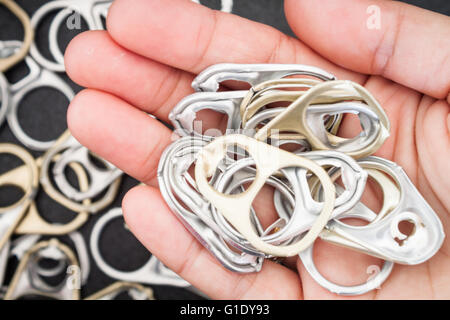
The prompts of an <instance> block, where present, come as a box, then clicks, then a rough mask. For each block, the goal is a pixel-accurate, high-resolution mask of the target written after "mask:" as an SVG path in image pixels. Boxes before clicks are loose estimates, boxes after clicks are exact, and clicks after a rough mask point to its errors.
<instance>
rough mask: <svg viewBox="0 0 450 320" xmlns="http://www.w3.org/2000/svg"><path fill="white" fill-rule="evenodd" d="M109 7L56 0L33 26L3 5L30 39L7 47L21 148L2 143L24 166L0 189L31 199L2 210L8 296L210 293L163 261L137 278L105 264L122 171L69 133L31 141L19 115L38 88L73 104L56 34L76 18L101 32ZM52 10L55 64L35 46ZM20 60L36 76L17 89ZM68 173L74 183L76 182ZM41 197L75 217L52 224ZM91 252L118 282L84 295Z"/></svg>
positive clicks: (8, 102)
mask: <svg viewBox="0 0 450 320" xmlns="http://www.w3.org/2000/svg"><path fill="white" fill-rule="evenodd" d="M111 3H112V1H111V0H108V1H105V0H54V1H49V2H46V3H45V4H43V5H42V6H41V7H39V8H38V9H37V10H36V11H35V12H34V14H33V16H32V17H31V19H30V17H29V16H28V15H27V13H26V12H25V11H24V10H23V9H22V8H21V7H20V6H19V5H18V4H17V3H16V2H15V1H13V0H0V7H1V8H2V9H4V8H3V7H5V8H6V9H7V10H8V11H10V12H11V13H12V14H13V15H15V16H16V17H17V18H18V20H19V21H20V22H21V23H22V25H23V30H24V38H23V39H22V40H5V41H3V40H0V130H6V129H9V131H10V133H11V135H12V136H14V138H15V140H17V143H6V142H5V141H0V157H1V158H2V159H1V160H2V165H3V163H5V162H3V159H4V157H5V156H8V157H12V158H17V159H16V160H19V163H20V164H19V165H17V166H15V167H13V168H11V169H8V170H6V171H4V170H3V169H4V168H2V167H1V165H0V169H1V172H0V188H2V187H5V186H8V187H10V186H13V187H16V188H17V189H19V190H21V191H22V194H23V195H22V196H21V197H20V198H18V199H17V200H16V201H14V202H13V203H11V204H8V205H7V206H6V207H4V206H0V299H4V300H13V299H19V298H24V297H28V296H34V297H35V298H42V297H47V298H51V299H66V300H67V299H70V300H78V299H88V300H97V299H101V300H109V299H115V298H117V297H118V296H119V295H120V294H122V293H128V295H129V297H130V298H132V299H136V300H141V299H142V300H144V299H146V300H147V299H155V297H154V294H153V289H152V287H151V286H153V285H163V286H171V287H177V288H186V289H188V290H191V291H194V292H195V293H196V294H202V293H201V292H198V290H197V289H195V288H193V287H192V286H191V285H190V284H189V283H188V282H186V281H185V280H183V279H182V278H180V277H179V276H178V275H177V274H175V273H174V272H173V271H171V270H170V269H169V268H167V267H166V266H165V265H164V264H163V263H162V262H161V261H159V260H158V259H157V258H156V257H155V256H151V257H150V258H149V260H148V261H147V262H146V263H145V264H144V265H143V266H142V267H141V268H139V269H138V270H135V271H131V272H126V271H121V270H117V269H116V268H114V267H113V266H111V265H110V264H109V263H108V262H107V261H105V259H104V258H103V256H102V253H101V250H100V239H101V236H102V235H103V234H104V233H105V227H106V226H107V225H108V224H109V223H111V221H113V220H117V219H119V220H120V219H122V220H123V217H122V210H121V209H120V208H115V207H113V205H114V204H113V202H114V201H115V200H116V199H117V198H118V197H119V196H120V194H119V192H120V190H119V189H120V187H121V183H122V180H123V179H122V178H123V177H124V176H125V175H124V173H123V172H122V171H121V170H120V169H118V168H116V167H115V166H114V165H112V164H111V163H109V162H108V161H106V160H104V159H101V158H100V157H98V156H97V155H95V154H93V153H92V152H91V151H90V150H88V149H87V148H86V147H84V146H82V145H81V144H80V143H79V142H78V141H77V140H76V139H75V138H74V137H73V136H72V135H71V134H70V132H69V131H66V132H64V133H63V134H62V135H61V136H60V137H59V138H56V139H54V140H50V141H41V140H38V139H37V138H35V137H33V136H31V135H29V134H27V131H28V130H27V129H29V128H27V127H25V126H23V123H21V121H19V120H21V119H19V109H20V107H21V105H22V103H23V101H24V99H25V97H26V96H27V95H28V94H29V93H30V92H32V91H35V90H36V91H39V90H41V89H48V88H51V89H53V90H56V91H57V92H59V93H61V94H62V95H63V96H65V97H66V98H67V102H69V101H70V100H72V98H73V97H74V96H75V93H74V92H73V90H72V88H71V87H70V86H69V84H68V83H66V81H65V80H64V79H63V78H62V77H61V74H62V73H64V72H65V67H64V58H63V54H62V52H61V50H60V47H61V46H60V44H59V43H58V41H59V38H58V36H57V35H58V30H60V29H61V28H60V27H61V26H63V25H64V23H66V21H67V19H66V18H67V17H68V16H69V15H72V14H74V12H76V13H78V14H79V16H80V17H82V18H83V19H84V20H85V21H86V22H87V24H88V28H89V29H90V30H97V29H103V23H102V19H104V18H105V17H106V15H107V11H108V9H109V7H110V5H111ZM55 11H56V12H55ZM51 13H56V15H55V16H54V18H53V19H52V20H51V26H50V30H49V34H48V37H46V39H45V42H46V43H48V44H49V50H50V53H51V56H53V59H48V58H46V57H45V56H44V55H43V54H42V53H41V52H40V51H39V48H38V45H37V40H39V39H38V38H39V37H41V36H42V35H39V34H36V32H35V31H36V29H37V28H38V26H39V25H40V24H42V22H43V21H44V20H46V18H48V16H49V15H50V14H51ZM2 22H3V21H2ZM40 40H42V39H40ZM22 62H24V65H26V67H27V69H28V73H27V74H26V75H25V76H23V77H21V79H20V80H19V81H17V82H11V81H10V80H11V79H10V77H9V76H8V77H7V76H6V75H5V73H6V72H7V71H9V70H10V69H11V68H13V67H14V66H16V65H18V64H19V63H22ZM42 106H43V103H38V104H37V105H35V106H34V107H35V109H34V112H42V111H41V109H40V107H42ZM13 141H14V140H13ZM31 151H33V154H31V153H30V152H31ZM69 172H72V173H73V174H74V176H73V178H74V179H69V174H68V173H69ZM1 192H2V193H3V192H4V191H3V190H2V191H1ZM2 196H4V194H2ZM41 196H44V197H48V198H49V201H50V202H53V205H56V208H57V210H60V209H58V207H61V208H62V209H68V210H69V211H71V212H73V218H72V220H69V221H67V222H64V223H56V222H52V221H48V220H47V219H46V218H45V212H41V211H42V209H41V208H39V207H40V206H39V205H38V199H39V197H41ZM47 210H48V209H47ZM55 213H57V212H55ZM47 214H48V213H47ZM61 215H62V216H63V215H64V212H61ZM95 215H97V216H99V215H101V217H100V219H98V220H97V221H96V222H95V225H94V227H93V229H92V232H91V233H90V234H89V235H88V236H89V238H90V239H89V244H87V243H86V240H85V239H84V237H83V235H82V233H81V232H80V231H81V230H80V229H81V228H82V227H83V226H84V225H85V223H86V222H87V221H89V220H91V221H92V219H94V217H95ZM65 220H68V219H65ZM63 237H64V238H63ZM66 242H68V243H69V244H71V245H67V244H66ZM88 246H89V249H90V250H88ZM114 250H116V248H115V249H114ZM91 254H92V258H93V262H94V265H93V266H95V267H98V269H100V270H101V271H102V272H103V273H104V274H105V275H107V276H109V277H110V278H111V280H113V281H114V282H113V283H112V284H111V285H109V286H107V287H105V288H103V289H102V290H100V291H98V292H96V293H93V294H91V295H89V296H87V297H86V296H83V295H82V294H81V289H82V288H83V289H84V288H86V286H87V285H88V283H89V275H90V271H91V269H92V267H93V266H91V260H90V257H91ZM119 254H120V253H119ZM49 262H50V263H49ZM52 263H53V264H52ZM10 275H12V276H10ZM91 279H92V277H91Z"/></svg>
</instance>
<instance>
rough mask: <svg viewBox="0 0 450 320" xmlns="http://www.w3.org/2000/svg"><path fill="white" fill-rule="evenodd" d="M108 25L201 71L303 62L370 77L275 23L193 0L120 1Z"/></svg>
mask: <svg viewBox="0 0 450 320" xmlns="http://www.w3.org/2000/svg"><path fill="white" fill-rule="evenodd" d="M107 27H108V32H109V33H110V34H111V36H112V38H113V39H114V40H115V41H116V42H117V43H119V44H120V45H122V46H124V47H126V48H127V49H129V50H131V51H133V52H136V53H138V54H140V55H143V56H145V57H148V58H150V59H152V60H155V61H159V62H161V63H164V64H167V65H170V66H172V67H175V68H178V69H182V70H185V71H188V72H191V73H195V74H197V73H199V72H200V71H202V70H203V69H204V68H206V67H208V66H210V65H212V64H216V63H223V62H229V63H301V64H309V65H314V66H318V67H321V68H324V69H325V70H327V71H329V72H332V73H334V74H335V75H336V76H338V77H339V78H343V79H350V80H354V81H358V82H360V83H361V82H363V81H364V79H365V77H364V76H361V75H358V74H355V73H353V72H349V71H347V70H345V69H343V68H339V67H337V66H335V65H334V64H332V63H330V62H328V61H327V60H325V59H323V58H322V57H320V56H319V55H317V54H316V53H315V52H313V51H312V50H311V49H309V48H308V47H306V46H305V45H303V44H302V43H301V42H300V41H298V40H297V39H294V38H291V37H288V36H286V35H285V34H283V33H281V32H280V31H277V30H275V29H274V28H272V27H269V26H267V25H264V24H261V23H256V22H252V21H249V20H247V19H244V18H241V17H238V16H236V15H232V14H227V13H223V12H219V11H215V10H211V9H208V8H206V7H204V6H201V5H198V4H195V3H192V2H191V1H186V0H170V1H169V0H167V1H159V0H116V1H114V3H113V5H112V7H111V8H110V10H109V14H108V18H107Z"/></svg>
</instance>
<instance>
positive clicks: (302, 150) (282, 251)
mask: <svg viewBox="0 0 450 320" xmlns="http://www.w3.org/2000/svg"><path fill="white" fill-rule="evenodd" d="M230 80H232V81H240V82H244V83H247V84H249V85H250V86H251V88H250V89H248V90H231V91H219V88H220V86H221V85H222V84H223V83H224V82H225V81H230ZM192 87H193V88H194V89H195V91H196V92H195V93H193V94H191V95H189V96H187V97H186V98H184V99H183V100H182V101H180V102H179V103H178V105H176V106H175V107H174V109H173V110H172V112H171V114H170V120H171V121H172V124H173V126H174V128H175V132H176V133H177V134H178V135H179V136H181V138H179V139H177V140H175V141H174V142H173V143H172V144H171V145H170V146H169V147H168V148H167V149H166V150H165V152H164V153H163V155H162V157H161V160H160V163H159V167H158V180H159V186H160V189H161V192H162V195H163V197H164V199H165V201H166V202H167V204H168V205H169V207H170V208H171V210H172V211H173V212H174V213H175V214H176V216H177V217H178V218H179V219H180V220H181V222H182V223H183V224H184V225H185V227H186V228H187V229H189V231H190V232H191V233H192V234H193V235H194V236H195V237H196V238H197V239H198V240H199V241H200V242H201V243H202V244H203V245H204V247H205V248H207V249H208V250H209V251H210V253H211V254H212V255H214V256H215V257H216V258H217V260H218V261H220V263H221V264H222V265H223V266H224V267H226V268H227V269H229V270H232V271H235V272H240V273H250V272H258V271H260V270H261V267H262V264H263V263H264V261H265V259H279V258H280V257H290V256H296V255H298V256H299V257H300V259H301V261H302V263H303V264H304V266H305V268H306V270H307V271H308V272H309V273H310V275H311V276H312V277H313V278H314V279H315V280H316V281H317V282H318V283H319V284H320V285H321V286H323V287H324V288H326V289H328V290H329V291H331V292H334V293H337V294H342V295H357V294H363V293H365V292H368V291H370V290H373V289H375V288H377V287H379V286H380V285H381V284H382V283H383V282H384V281H385V280H386V279H387V278H388V276H389V274H390V273H391V271H392V269H393V266H394V263H398V264H407V265H416V264H420V263H423V262H425V261H427V260H428V259H430V258H431V257H432V256H433V255H434V254H435V253H436V252H437V251H438V250H439V248H440V247H441V245H442V243H443V240H444V237H445V235H444V232H443V227H442V224H441V221H440V220H439V218H438V216H437V215H436V213H435V212H434V211H433V209H432V208H431V207H430V206H429V205H428V203H427V202H426V201H425V200H424V198H423V197H422V196H421V194H420V193H419V192H418V190H417V189H416V188H415V186H414V185H413V183H412V182H411V181H410V179H409V178H408V176H407V175H406V173H405V172H404V170H403V169H402V168H401V167H400V166H399V165H397V164H396V163H394V162H391V161H389V160H386V159H383V158H380V157H375V156H372V154H374V153H375V152H376V151H377V150H378V149H379V148H380V147H381V146H382V145H383V143H384V141H385V140H386V139H387V138H388V136H389V130H390V124H389V120H388V118H387V116H386V114H385V112H384V110H383V108H382V107H381V106H380V105H379V103H378V102H377V101H376V99H375V98H374V97H373V96H372V95H371V94H370V92H368V91H367V90H366V89H365V88H364V87H362V86H360V85H359V84H357V83H354V82H351V81H345V80H337V79H336V78H335V77H334V76H333V75H332V74H329V73H328V72H326V71H323V70H321V69H319V68H316V67H311V66H305V65H294V64H292V65H290V64H286V65H282V64H218V65H213V66H211V67H209V68H207V69H206V70H204V71H203V72H202V73H200V74H199V75H198V76H197V77H196V78H195V80H194V81H193V83H192ZM202 110H213V111H216V112H219V113H222V114H224V115H226V116H227V128H226V134H225V135H221V134H217V132H218V130H211V129H210V130H206V131H205V132H202V131H201V130H198V128H199V124H200V125H201V122H200V121H199V120H198V119H197V113H198V112H200V111H202ZM344 114H354V115H357V116H358V118H359V121H360V124H361V128H362V130H361V132H360V133H359V135H357V136H355V137H353V138H342V137H339V136H338V135H337V133H338V130H339V126H340V124H341V121H342V118H343V115H344ZM208 132H209V134H208ZM287 150H293V151H287ZM191 169H193V170H191ZM369 177H370V178H371V179H372V180H373V181H375V182H376V184H378V185H379V187H380V189H381V190H382V194H383V200H382V201H383V203H382V205H381V210H380V212H378V213H376V212H373V211H372V210H371V209H369V208H368V207H367V206H365V205H364V204H363V203H362V202H361V196H362V195H363V192H364V190H365V188H366V182H367V180H368V178H369ZM265 185H268V186H271V187H272V188H273V189H274V194H273V207H274V208H275V211H276V214H277V219H276V220H275V221H274V222H273V223H272V224H271V225H270V226H269V227H266V228H264V227H263V225H262V223H261V222H260V217H261V213H260V214H259V216H258V213H257V212H255V210H254V208H253V206H252V203H253V202H254V200H255V198H256V196H257V194H258V192H259V191H260V190H261V188H262V187H263V186H265ZM346 218H356V219H359V220H362V221H365V222H366V223H367V224H366V225H363V226H354V225H349V224H346V223H345V222H343V221H342V220H343V219H346ZM403 221H407V222H409V223H410V224H412V225H413V230H412V232H410V233H409V234H404V233H402V232H401V231H400V229H399V225H400V223H402V222H403ZM318 238H320V239H322V240H324V241H327V242H330V243H333V244H336V245H340V246H345V247H347V248H350V249H353V250H357V251H360V252H363V253H365V254H368V255H371V256H375V257H377V258H381V259H383V260H384V261H385V262H384V263H383V265H382V267H381V270H380V272H379V273H378V274H376V275H375V276H374V277H371V278H370V279H369V280H368V281H367V282H365V283H362V284H360V285H352V286H347V285H339V284H337V283H333V282H332V281H330V280H328V279H326V278H325V277H324V276H323V275H321V274H320V273H319V271H318V269H317V267H316V266H315V264H314V260H313V246H314V242H315V241H316V239H318Z"/></svg>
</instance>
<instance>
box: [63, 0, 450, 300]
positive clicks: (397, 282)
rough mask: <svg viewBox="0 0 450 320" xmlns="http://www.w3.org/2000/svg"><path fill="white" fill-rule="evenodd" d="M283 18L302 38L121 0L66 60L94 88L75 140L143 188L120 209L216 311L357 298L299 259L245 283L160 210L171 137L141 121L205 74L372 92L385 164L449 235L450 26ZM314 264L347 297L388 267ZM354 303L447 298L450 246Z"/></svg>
mask: <svg viewBox="0 0 450 320" xmlns="http://www.w3.org/2000/svg"><path fill="white" fill-rule="evenodd" d="M370 5H377V6H378V7H379V8H380V14H381V15H380V17H381V23H380V28H379V29H369V28H367V27H366V21H367V19H368V14H367V13H366V10H367V8H368V7H369V6H370ZM285 11H286V16H287V19H288V22H289V24H290V26H291V28H292V30H293V31H294V33H295V34H296V35H297V37H298V39H297V38H291V37H289V36H286V35H284V34H282V33H281V32H279V31H277V30H275V29H273V28H271V27H269V26H266V25H263V24H260V23H256V22H252V21H249V20H246V19H244V18H241V17H238V16H235V15H231V14H226V13H222V12H218V11H213V10H210V9H208V8H206V7H203V6H200V5H197V4H194V3H192V2H191V1H189V0H170V1H169V0H165V1H160V0H116V1H115V2H114V3H113V5H112V7H111V9H110V12H109V15H108V18H107V31H89V32H85V33H83V34H81V35H79V36H78V37H76V38H75V39H74V40H73V41H72V42H71V43H70V45H69V47H68V49H67V51H66V58H65V61H66V69H67V73H68V74H69V75H70V77H71V78H72V79H73V80H74V81H75V82H76V83H78V84H80V85H81V86H84V87H86V88H87V89H85V90H83V91H82V92H80V93H79V94H78V95H77V96H76V97H75V99H74V100H73V101H72V103H71V105H70V107H69V110H68V125H69V128H70V131H71V132H72V134H73V135H74V136H75V137H76V139H78V141H80V142H81V143H82V144H83V145H85V146H86V147H88V148H89V149H91V150H92V151H94V152H95V153H96V154H98V155H99V156H101V157H103V158H105V159H107V160H108V161H110V162H112V163H113V164H115V165H116V166H117V167H119V168H121V169H122V170H123V171H125V172H126V173H128V174H130V175H131V176H133V177H135V178H136V179H138V180H140V181H142V182H144V183H145V184H147V185H146V186H138V187H135V188H134V189H132V190H130V191H129V192H128V193H127V195H126V196H125V198H124V200H123V210H124V216H125V219H126V222H127V224H128V226H129V227H130V229H131V230H132V232H133V233H134V234H135V235H136V237H137V238H138V239H139V240H140V241H141V242H142V243H143V244H144V245H145V246H146V247H147V248H148V249H149V250H150V251H151V252H152V253H153V254H154V255H156V256H157V257H158V258H159V259H160V260H161V261H162V262H163V263H164V264H165V265H167V266H168V267H169V268H171V269H172V270H174V271H175V272H177V273H178V274H180V276H182V277H183V278H184V279H186V280H187V281H189V282H190V283H191V284H192V285H194V286H195V287H197V288H198V289H199V290H201V291H203V292H204V293H205V294H207V295H208V296H209V297H211V298H216V299H338V298H340V299H349V297H340V296H337V295H335V294H332V293H330V292H328V291H327V290H325V289H323V288H322V287H320V286H319V285H318V284H317V283H316V282H315V281H314V280H313V279H312V278H311V277H310V276H309V275H308V273H307V272H306V270H305V269H304V267H303V265H302V263H301V261H300V260H299V259H296V258H290V259H288V260H287V261H286V262H285V263H284V264H277V263H275V262H271V261H266V262H265V263H264V266H263V268H262V270H261V272H259V273H254V274H249V275H239V274H236V273H233V272H230V271H228V270H226V269H225V268H223V267H222V266H221V265H220V264H219V263H218V262H217V261H216V260H215V259H214V258H213V257H212V256H211V255H210V254H209V253H208V252H207V251H206V250H205V249H204V248H203V247H202V246H201V245H200V243H199V242H197V241H196V240H195V239H194V238H193V236H192V235H191V234H190V233H189V232H188V231H187V230H186V229H185V228H184V227H183V226H182V224H181V223H180V222H179V221H178V220H177V218H176V217H175V216H174V214H173V213H172V212H171V211H170V209H169V208H168V207H167V205H166V203H165V202H164V200H163V198H162V197H161V194H160V192H159V189H158V187H157V182H156V168H157V166H158V161H159V158H160V155H161V153H162V152H163V150H164V149H165V148H166V147H167V146H168V145H169V144H170V143H171V137H172V134H171V131H170V130H169V129H168V128H167V127H166V126H164V125H163V124H161V123H160V122H159V121H157V120H155V119H153V118H151V117H148V116H147V115H146V114H145V113H144V112H147V113H151V114H153V115H155V116H156V117H158V118H159V119H161V120H162V121H166V122H168V114H169V112H170V110H171V109H172V108H173V106H174V105H175V104H176V103H177V102H178V101H179V100H180V99H181V98H183V97H185V96H186V95H188V94H190V93H192V92H193V90H192V88H191V87H190V84H191V82H192V80H193V79H194V77H195V75H196V74H198V73H199V72H200V71H202V70H203V69H204V68H206V67H208V66H210V65H213V64H216V63H223V62H230V63H300V64H307V65H314V66H318V67H321V68H323V69H325V70H327V71H329V72H331V73H333V74H335V75H336V76H337V77H338V78H339V79H349V80H352V81H355V82H357V83H360V84H362V85H364V86H365V87H366V88H367V89H368V90H369V91H370V92H371V93H372V94H373V95H374V96H375V98H376V99H377V100H378V101H379V102H380V104H381V106H382V107H383V108H384V109H385V111H386V113H387V115H388V117H389V119H390V122H391V135H390V137H389V139H387V141H386V142H385V143H384V145H383V146H382V147H381V148H380V149H379V150H378V152H377V153H376V155H378V156H381V157H384V158H387V159H390V160H392V161H395V162H396V163H398V164H399V165H401V166H402V167H403V168H404V170H405V171H406V173H407V174H408V176H409V177H410V179H411V180H412V182H413V183H414V184H415V185H416V187H417V189H418V190H419V191H420V192H421V194H422V195H423V196H424V197H425V199H426V200H427V201H428V202H429V204H430V205H431V206H432V208H433V209H434V210H435V212H436V213H437V214H438V215H439V217H440V219H441V221H442V223H443V225H444V230H445V233H446V234H450V230H449V223H450V221H449V211H450V197H449V194H450V179H449V176H448V172H450V161H449V160H450V134H449V132H450V106H449V102H450V94H449V89H450V19H449V18H448V17H446V16H443V15H439V14H436V13H432V12H429V11H426V10H423V9H419V8H416V7H413V6H409V5H405V4H402V3H398V2H391V1H378V0H371V1H367V0H345V1H343V0H320V1H319V0H316V1H308V0H286V1H285ZM202 118H203V119H202V120H203V122H204V124H205V126H206V127H216V126H218V125H219V123H220V122H221V120H223V119H221V118H220V117H219V116H218V115H216V114H213V113H206V114H204V115H202ZM355 121H357V120H356V119H355V118H354V117H353V118H351V117H346V118H345V119H344V121H343V123H342V126H341V130H340V133H339V134H340V135H341V136H352V135H355V134H356V133H357V132H358V130H359V124H358V123H356V122H355ZM367 190H368V191H367V192H366V193H365V195H364V202H365V203H367V204H368V205H369V206H370V207H372V208H377V207H378V208H379V206H380V202H381V199H380V197H379V195H378V193H377V192H376V191H375V190H374V188H372V187H371V186H369V187H367ZM263 192H264V193H266V194H269V193H270V192H271V191H270V190H264V191H263ZM260 198H263V199H260V200H259V201H258V202H257V203H256V204H255V207H256V210H257V212H258V214H259V216H260V217H261V219H262V220H263V223H264V224H266V225H267V224H268V223H269V222H270V219H273V215H274V212H273V210H272V209H270V207H271V205H270V204H268V203H267V202H264V198H266V199H268V198H270V197H260ZM266 201H267V200H266ZM315 262H316V264H317V265H318V266H319V269H320V270H321V272H322V273H323V274H324V275H325V276H326V277H327V278H329V279H331V280H333V281H335V282H338V283H343V284H357V283H361V282H364V281H366V280H367V277H368V274H367V273H366V268H367V266H369V265H371V264H380V261H379V260H378V259H375V258H372V257H369V256H367V255H363V254H360V253H356V252H353V251H351V250H349V249H344V248H340V247H336V246H331V245H330V244H327V243H324V242H322V241H317V243H316V244H315ZM351 298H362V299H374V298H377V299H408V298H409V299H445V298H447V299H448V298H450V246H449V239H448V237H447V238H446V240H445V242H444V244H443V246H442V248H441V249H440V250H439V252H438V253H437V254H436V255H435V256H434V257H433V258H432V259H430V260H429V261H427V262H425V263H423V264H420V265H416V266H404V265H396V266H395V267H394V270H393V272H392V274H391V275H390V277H389V278H388V279H387V280H386V282H385V283H384V284H383V285H382V286H381V288H380V289H378V290H374V291H371V292H369V293H366V294H364V295H361V296H357V297H351Z"/></svg>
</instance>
